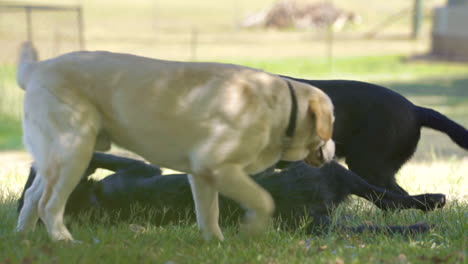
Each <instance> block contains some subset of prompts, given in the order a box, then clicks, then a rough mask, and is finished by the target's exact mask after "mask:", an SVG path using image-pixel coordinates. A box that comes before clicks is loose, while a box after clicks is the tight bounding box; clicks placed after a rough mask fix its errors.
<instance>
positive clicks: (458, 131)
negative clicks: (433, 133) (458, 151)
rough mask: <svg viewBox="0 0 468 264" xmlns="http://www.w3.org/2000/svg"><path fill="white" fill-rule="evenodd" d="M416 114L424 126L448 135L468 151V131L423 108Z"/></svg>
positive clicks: (418, 107) (417, 110)
mask: <svg viewBox="0 0 468 264" xmlns="http://www.w3.org/2000/svg"><path fill="white" fill-rule="evenodd" d="M416 112H417V114H418V117H419V121H420V122H421V125H422V126H425V127H429V128H432V129H435V130H438V131H441V132H444V133H446V134H447V135H448V136H449V137H450V138H451V139H452V140H453V141H454V142H455V143H457V145H459V146H460V147H462V148H464V149H466V150H468V130H466V128H464V127H463V126H461V125H460V124H457V123H456V122H454V121H453V120H451V119H449V118H448V117H446V116H444V115H443V114H441V113H439V112H437V111H435V110H433V109H430V108H425V107H421V106H416Z"/></svg>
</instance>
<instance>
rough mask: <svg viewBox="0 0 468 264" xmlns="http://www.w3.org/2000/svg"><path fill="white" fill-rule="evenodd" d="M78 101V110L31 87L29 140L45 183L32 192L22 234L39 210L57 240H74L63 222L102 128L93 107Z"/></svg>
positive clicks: (22, 216) (27, 101) (24, 212)
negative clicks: (68, 203) (68, 204)
mask: <svg viewBox="0 0 468 264" xmlns="http://www.w3.org/2000/svg"><path fill="white" fill-rule="evenodd" d="M72 99H74V102H75V103H74V105H73V107H71V106H69V105H68V104H66V103H64V102H63V101H62V100H59V99H58V98H56V97H55V96H54V95H52V94H50V93H48V91H47V90H46V89H36V90H34V89H30V90H28V92H27V93H26V96H25V117H24V119H23V127H24V141H25V145H26V146H27V148H28V150H29V152H30V153H31V155H32V156H33V158H34V160H35V164H36V169H37V173H38V178H39V179H41V181H40V182H38V183H37V188H36V183H34V184H33V186H32V187H33V188H32V190H31V192H27V193H26V196H25V199H26V203H31V205H30V206H28V205H25V206H24V207H23V209H22V210H21V213H20V218H19V221H18V228H17V230H19V231H21V230H24V229H27V228H25V227H26V225H28V224H30V223H31V222H34V221H32V220H33V218H34V217H33V216H35V213H34V212H33V211H34V209H35V208H37V214H38V215H39V217H40V218H41V220H42V221H43V222H44V224H45V226H46V228H47V231H48V233H49V235H50V237H51V238H52V239H53V240H73V238H72V236H71V234H70V232H69V231H68V230H67V228H66V227H65V225H64V223H63V213H64V210H65V204H66V202H67V199H68V197H69V195H70V194H71V192H72V191H73V189H74V188H75V187H76V185H77V184H78V182H79V181H80V179H81V176H82V175H83V172H84V171H85V169H86V167H87V165H88V163H89V161H90V159H91V155H92V151H93V148H94V145H95V140H96V136H97V131H98V129H97V128H96V126H97V125H98V124H99V123H98V114H97V111H96V110H95V108H94V107H93V106H92V105H91V104H89V103H87V102H86V101H84V100H81V101H80V100H79V99H80V98H72ZM41 187H42V188H41ZM41 189H42V190H41ZM39 193H42V194H39ZM39 196H40V199H39V202H38V203H37V198H38V197H39ZM36 219H37V217H36Z"/></svg>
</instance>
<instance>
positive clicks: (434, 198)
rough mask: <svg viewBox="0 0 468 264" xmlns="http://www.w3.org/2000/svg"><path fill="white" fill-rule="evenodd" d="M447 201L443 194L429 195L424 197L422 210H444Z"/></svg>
mask: <svg viewBox="0 0 468 264" xmlns="http://www.w3.org/2000/svg"><path fill="white" fill-rule="evenodd" d="M446 202H447V199H446V197H445V195H444V194H441V193H427V194H424V195H423V203H424V204H422V206H421V210H423V211H432V210H434V209H436V208H442V207H444V206H445V203H446Z"/></svg>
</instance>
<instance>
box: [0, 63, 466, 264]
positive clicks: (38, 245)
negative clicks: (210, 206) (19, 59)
mask: <svg viewBox="0 0 468 264" xmlns="http://www.w3.org/2000/svg"><path fill="white" fill-rule="evenodd" d="M219 61H224V62H232V63H238V64H244V65H248V66H251V67H256V68H262V69H264V70H266V71H270V72H274V73H281V74H287V75H291V76H297V77H304V78H351V79H358V80H368V81H373V82H377V83H380V84H384V85H388V86H389V87H391V88H392V89H395V90H396V91H398V92H400V93H402V94H404V95H405V96H407V97H408V98H410V99H411V100H412V101H413V102H415V103H418V104H420V105H424V106H429V107H432V108H435V109H437V110H439V111H441V112H442V113H444V114H446V115H447V116H449V117H451V118H453V119H455V120H456V121H458V122H460V123H461V124H463V125H464V126H468V117H467V115H466V113H467V112H468V94H467V90H466V89H465V88H466V87H467V86H468V78H466V76H468V65H463V64H448V63H428V62H408V61H406V60H404V59H403V57H401V56H394V55H391V56H365V57H339V58H336V60H335V61H334V62H333V65H332V67H330V65H329V64H328V62H327V61H326V60H324V59H314V58H305V59H304V58H303V59H299V58H289V59H284V60H279V59H278V60H272V59H268V60H266V59H258V60H256V59H236V60H232V59H220V60H219ZM0 77H1V78H0V90H2V91H3V96H2V97H0V102H1V103H2V105H1V107H0V150H12V149H21V148H22V146H21V143H20V142H21V127H20V121H19V120H20V113H21V104H22V102H21V100H22V94H23V91H21V90H20V89H19V88H18V87H16V84H15V81H14V70H13V68H12V67H11V66H10V67H6V66H4V67H3V68H0ZM7 156H8V155H7V154H4V155H3V154H0V219H1V221H0V263H50V262H56V263H63V262H67V263H96V262H97V261H99V262H102V263H133V262H138V263H343V262H344V263H464V262H465V261H466V253H467V252H466V248H467V239H466V230H468V229H467V228H468V223H467V221H466V215H467V213H468V204H467V203H466V201H467V196H466V194H467V193H468V182H467V180H465V178H466V177H464V176H465V175H466V174H467V173H468V163H467V162H468V160H467V159H466V151H462V150H460V149H459V148H458V147H457V146H455V144H453V142H451V141H450V140H449V139H448V138H447V137H446V136H445V135H443V134H441V133H438V132H433V131H426V130H423V138H422V139H421V141H420V145H419V148H418V151H417V153H416V155H415V158H414V159H413V162H411V163H409V164H408V165H406V166H405V167H404V168H403V169H402V171H401V172H400V173H399V175H398V179H399V181H400V182H401V183H402V185H403V186H404V187H405V188H407V189H408V190H410V192H411V193H422V192H442V193H446V194H448V199H449V204H448V205H447V206H446V207H445V208H443V209H441V210H436V211H434V212H429V213H422V212H418V211H415V210H407V211H401V212H393V213H387V214H384V213H382V212H381V211H379V210H377V209H375V208H374V207H373V206H370V205H369V204H368V203H367V202H365V201H362V200H360V199H352V200H350V201H349V202H348V203H346V204H343V205H341V206H340V207H339V208H338V210H337V211H336V213H335V215H334V217H335V219H343V217H344V216H351V218H350V219H348V220H346V222H347V223H348V224H349V225H359V224H362V223H364V222H366V221H367V222H372V223H373V224H379V225H384V224H394V225H398V224H399V225H406V224H414V223H416V222H418V221H424V222H427V223H429V224H434V225H435V226H434V228H433V229H432V230H431V231H430V232H429V233H427V234H420V235H416V236H414V237H405V236H401V235H382V234H378V235H377V234H370V233H366V234H360V235H351V234H346V233H340V232H328V233H327V234H325V235H323V236H312V235H307V234H305V233H304V231H303V230H297V231H295V232H287V231H282V230H278V229H277V228H275V227H274V226H275V225H274V226H273V227H271V228H270V229H269V230H268V232H267V233H266V234H264V235H260V236H259V237H256V238H252V239H246V238H245V237H244V236H241V235H239V234H238V233H237V226H225V227H224V228H223V232H224V234H225V237H226V241H224V242H223V243H218V242H204V241H202V240H201V237H200V235H199V234H198V231H197V228H196V225H195V224H194V222H193V221H188V220H186V221H182V223H181V224H180V225H171V226H164V227H158V226H155V225H152V224H151V219H150V218H149V217H148V218H146V219H135V220H134V221H130V222H128V223H121V224H119V225H115V226H108V225H107V224H106V223H108V219H107V220H106V219H105V218H104V219H102V220H101V221H98V223H90V222H89V221H86V219H87V216H82V217H81V221H72V220H71V219H68V220H69V221H68V223H69V227H71V231H72V233H73V234H74V236H75V238H76V239H78V240H81V241H82V242H83V243H80V244H72V243H56V242H51V241H50V240H49V238H48V237H47V234H46V232H45V230H44V228H43V227H40V228H38V230H36V231H35V232H33V233H30V234H25V235H19V234H16V233H15V232H14V231H13V229H14V226H15V222H16V217H17V216H16V211H15V206H16V205H15V199H16V198H17V197H18V195H19V192H20V190H21V188H22V184H23V182H24V181H25V177H26V176H27V168H28V163H25V164H23V163H21V164H22V165H20V163H16V164H18V165H16V164H15V163H14V161H13V162H12V161H11V160H10V159H7V158H4V160H2V158H3V157H7Z"/></svg>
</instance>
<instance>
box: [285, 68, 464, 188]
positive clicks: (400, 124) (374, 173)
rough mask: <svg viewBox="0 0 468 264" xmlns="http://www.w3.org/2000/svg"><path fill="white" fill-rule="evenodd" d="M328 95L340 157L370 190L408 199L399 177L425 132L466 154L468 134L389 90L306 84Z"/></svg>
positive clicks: (356, 84)
mask: <svg viewBox="0 0 468 264" xmlns="http://www.w3.org/2000/svg"><path fill="white" fill-rule="evenodd" d="M282 77H283V78H289V79H293V80H296V81H301V82H304V83H308V84H311V85H313V86H315V87H317V88H319V89H321V90H322V91H324V92H325V93H326V94H327V95H328V96H329V97H330V98H331V100H332V101H333V105H334V106H335V124H334V131H333V139H334V141H335V143H336V156H338V157H343V158H345V161H346V164H347V165H348V168H349V169H350V170H351V171H353V172H354V173H356V174H358V175H359V176H361V177H362V178H364V179H365V180H366V181H367V182H369V183H370V184H373V185H376V186H379V187H382V188H385V189H387V190H390V191H392V192H394V193H399V194H408V193H407V192H406V191H405V190H404V189H403V188H402V187H401V186H399V185H398V184H397V182H396V179H395V174H396V173H397V172H398V170H399V169H400V168H401V166H403V164H404V163H405V162H407V161H408V160H409V159H410V158H411V156H412V155H413V154H414V152H415V150H416V146H417V144H418V141H419V139H420V135H421V132H420V131H421V127H428V128H432V129H435V130H438V131H441V132H444V133H446V134H447V135H448V136H449V137H450V138H451V139H452V140H453V141H454V142H455V143H456V144H457V145H459V146H460V147H462V148H464V149H465V150H468V131H467V130H466V129H465V128H464V127H463V126H461V125H459V124H457V123H456V122H454V121H452V120H450V119H449V118H447V117H446V116H444V115H442V114H441V113H439V112H437V111H435V110H433V109H429V108H424V107H421V106H417V105H414V104H413V103H411V102H410V101H408V100H407V99H406V98H405V97H403V96H402V95H400V94H398V93H396V92H394V91H392V90H390V89H387V88H385V87H382V86H379V85H376V84H371V83H366V82H359V81H351V80H306V79H297V78H292V77H288V76H282Z"/></svg>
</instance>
